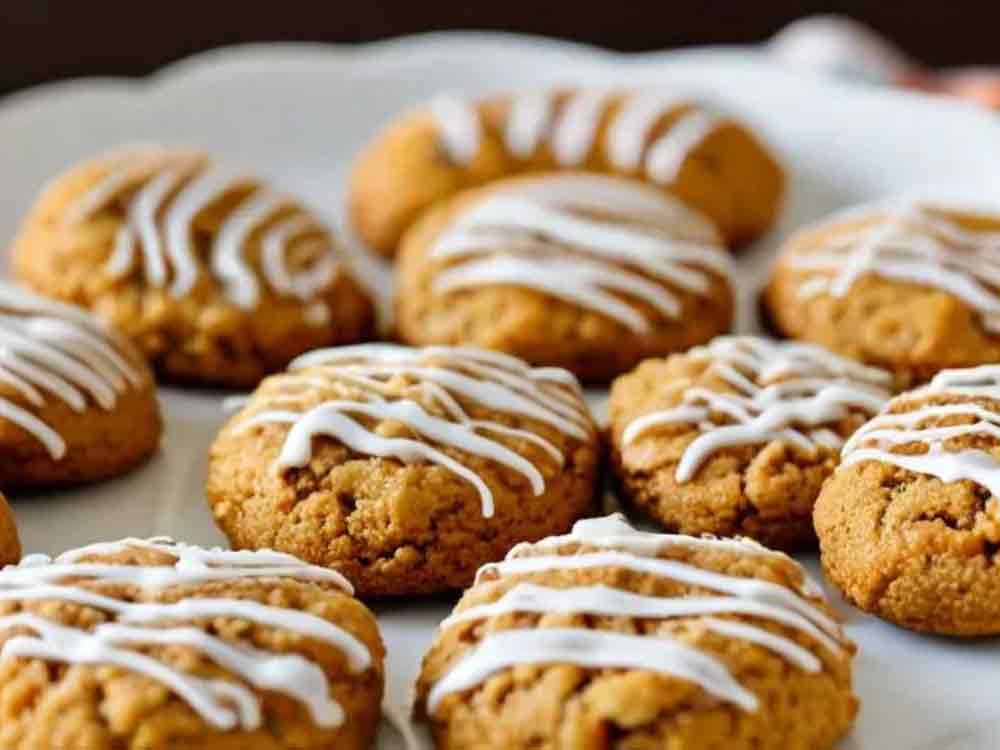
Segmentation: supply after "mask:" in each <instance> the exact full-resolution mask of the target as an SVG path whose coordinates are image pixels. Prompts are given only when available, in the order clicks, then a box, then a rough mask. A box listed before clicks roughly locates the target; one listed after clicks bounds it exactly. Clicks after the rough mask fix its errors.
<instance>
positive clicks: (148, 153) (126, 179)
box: [14, 146, 374, 386]
mask: <svg viewBox="0 0 1000 750" xmlns="http://www.w3.org/2000/svg"><path fill="white" fill-rule="evenodd" d="M14 268H15V272H16V273H17V275H18V276H19V277H20V278H21V279H22V280H24V281H25V282H26V283H28V284H30V285H31V286H32V287H34V288H35V289H36V290H37V291H39V292H41V293H43V294H45V295H47V296H50V297H56V298H58V299H62V300H65V301H68V302H72V303H75V304H78V305H82V306H83V307H87V308H90V309H92V310H93V311H94V312H96V314H97V315H98V316H99V317H101V318H102V319H103V320H104V321H106V322H108V323H110V324H113V325H114V326H116V327H118V328H119V329H121V330H122V331H123V332H124V333H126V334H127V335H128V336H130V337H131V338H132V339H134V340H135V342H136V343H137V344H138V345H139V348H140V349H141V350H142V351H143V352H144V353H145V354H146V356H147V357H148V358H149V359H150V361H151V362H152V363H153V364H154V366H155V368H156V370H157V371H158V372H159V373H160V374H161V375H162V376H163V377H164V378H165V379H168V380H173V381H181V382H198V383H207V384H216V385H226V386H252V385H255V384H256V383H257V381H259V380H260V378H261V377H263V376H264V375H265V374H267V373H269V372H273V371H275V370H279V369H281V368H282V367H284V366H285V365H286V364H287V363H288V361H289V360H291V359H292V358H293V357H295V356H296V355H298V354H301V353H302V352H304V351H306V350H308V349H312V348H314V347H317V346H328V345H332V344H340V343H353V342H356V341H362V340H365V339H366V338H369V337H370V336H371V335H372V332H373V325H374V323H373V321H374V311H373V306H372V301H371V299H370V298H369V296H368V293H367V292H366V291H365V290H364V289H363V288H362V287H361V286H360V285H359V283H358V282H357V281H356V280H355V278H354V277H353V276H352V273H351V271H350V263H349V258H348V256H347V255H346V254H345V253H344V252H343V251H342V250H341V249H340V246H339V244H338V242H337V240H336V239H335V238H334V237H333V236H332V234H331V232H330V230H329V229H328V228H327V227H325V226H324V225H323V223H322V222H321V221H320V219H319V218H318V217H317V216H316V215H314V214H313V213H311V212H310V211H308V210H307V209H305V208H304V207H303V206H302V205H300V204H299V203H298V202H297V201H296V200H295V199H294V198H291V197H289V196H288V195H285V194H283V193H281V192H278V191H277V190H274V189H272V188H271V187H269V186H267V185H266V184H265V183H264V182H262V181H261V180H260V179H259V178H257V177H255V176H253V175H251V174H249V173H247V172H243V171H238V170H232V169H229V168H227V167H225V166H221V165H218V164H216V163H215V162H213V161H212V160H211V159H210V158H208V157H207V156H206V155H205V154H203V153H201V152H198V151H193V150H189V149H181V148H168V147H155V146H151V147H144V148H134V149H127V150H121V151H117V152H114V153H112V154H108V155H105V156H102V157H99V158H97V159H94V160H92V161H88V162H86V163H85V164H83V165H82V166H79V167H77V168H75V169H73V170H71V171H70V172H69V173H67V174H65V175H63V176H61V177H59V178H58V179H56V180H55V181H54V182H53V183H52V184H51V185H50V186H49V187H48V188H47V189H46V190H45V191H44V192H43V193H42V196H41V197H40V198H39V200H38V203H37V205H36V206H35V208H34V210H33V211H32V212H31V214H30V215H29V216H28V219H27V220H26V222H25V224H24V226H23V228H22V229H21V232H20V235H19V236H18V238H17V240H16V241H15V244H14Z"/></svg>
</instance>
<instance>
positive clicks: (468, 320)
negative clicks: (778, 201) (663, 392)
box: [396, 172, 733, 381]
mask: <svg viewBox="0 0 1000 750" xmlns="http://www.w3.org/2000/svg"><path fill="white" fill-rule="evenodd" d="M730 266H731V260H730V257H729V254H728V252H727V251H726V250H725V248H724V247H723V246H722V243H721V239H720V237H719V235H718V233H717V231H716V230H715V228H714V227H713V226H712V224H711V222H710V221H708V219H706V218H705V217H703V216H702V215H701V214H699V213H698V212H697V211H694V210H692V209H689V208H687V207H686V206H685V205H684V204H682V203H681V202H680V201H678V200H677V199H676V198H672V197H670V196H669V195H667V194H666V193H663V192H662V191H659V190H655V189H654V188H651V187H649V186H647V185H644V184H642V183H641V182H637V181H633V180H627V179H622V178H617V177H607V176H604V175H594V174H586V173H580V172H577V173H572V174H550V175H544V176H537V177H526V178H514V179H512V180H502V181H500V182H497V183H494V184H491V185H490V186H488V187H486V188H481V189H479V190H473V191H469V192H466V193H462V194H460V195H458V196H456V197H454V198H452V199H450V200H447V201H444V202H443V203H441V204H439V205H438V206H437V207H435V208H434V209H431V210H430V211H429V212H428V213H427V214H426V215H425V216H424V218H423V219H422V220H420V221H419V222H418V223H417V224H416V225H415V226H414V227H413V228H412V229H411V230H410V231H409V232H408V233H407V234H406V237H405V238H404V240H403V243H402V249H401V256H400V261H399V269H398V272H399V281H398V294H397V297H396V299H397V325H398V330H399V333H400V336H401V337H402V338H403V340H405V341H407V342H408V343H411V344H417V345H429V344H451V345H456V344H472V345H476V346H483V347H486V348H489V349H499V350H501V351H505V352H507V353H509V354H513V355H515V356H517V357H520V358H522V359H524V360H526V361H528V362H530V363H532V364H535V365H554V366H559V367H564V368H566V369H568V370H571V371H572V372H574V373H575V374H576V375H577V376H578V377H581V378H583V379H585V380H588V381H607V380H609V379H610V378H611V377H613V376H614V375H617V374H618V373H621V372H624V371H625V370H628V369H629V368H630V367H632V366H634V365H635V364H636V363H637V362H639V361H641V360H643V359H645V358H646V357H649V356H653V355H659V354H666V353H669V352H672V351H678V350H682V349H687V348H688V347H691V346H694V345H695V344H700V343H703V342H705V341H707V340H709V339H710V338H712V337H713V336H715V335H717V334H719V333H724V332H726V331H728V330H729V327H730V325H731V323H732V318H733V292H732V285H731V280H730Z"/></svg>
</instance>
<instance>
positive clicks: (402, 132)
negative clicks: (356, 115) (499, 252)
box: [349, 89, 784, 255]
mask: <svg viewBox="0 0 1000 750" xmlns="http://www.w3.org/2000/svg"><path fill="white" fill-rule="evenodd" d="M563 169H569V170H586V171H590V172H602V173H606V174H614V175H619V176H626V177H634V178H636V179H640V180H643V181H645V182H648V183H649V184H650V185H652V186H655V187H656V188H659V189H661V190H665V191H669V192H670V193H672V194H674V195H676V196H678V197H679V198H681V199H682V200H683V201H685V202H686V203H688V204H689V205H691V206H693V207H695V208H697V209H698V210H700V211H702V212H704V213H705V214H706V215H708V216H709V217H710V218H711V219H712V220H713V221H714V222H715V223H716V224H718V225H719V226H720V227H721V228H722V231H723V234H724V235H725V237H726V240H727V242H728V243H730V244H731V245H733V246H739V245H742V244H745V243H747V242H749V241H751V240H753V239H754V238H756V237H757V236H759V235H760V234H762V233H763V232H764V231H765V230H766V229H767V228H768V227H769V226H770V225H771V222H772V221H773V220H774V218H775V215H776V214H777V212H778V208H779V205H780V202H781V195H782V191H783V188H784V175H783V173H782V170H781V168H780V166H779V165H778V164H777V162H776V161H775V159H774V157H773V156H772V155H771V153H770V152H769V151H768V149H767V147H766V146H765V145H763V144H762V143H761V141H760V140H758V138H757V137H756V136H755V135H753V134H752V133H751V132H750V130H749V129H748V128H747V127H746V126H744V125H742V124H741V123H739V122H738V121H737V120H735V119H734V118H732V117H730V116H728V115H725V114H723V113H720V112H718V111H716V110H715V109H714V108H711V107H709V106H707V105H706V104H704V103H701V102H698V101H695V100H693V99H691V98H689V97H683V96H678V95H676V94H671V93H669V92H663V91H645V92H630V91H626V90H619V91H613V90H607V89H602V90H596V89H584V90H557V91H529V92H524V93H521V94H517V95H513V96H509V95H508V96H498V97H494V98H490V99H484V100H482V101H479V102H475V101H467V100H464V99H459V98H455V97H451V96H440V97H438V98H436V99H434V100H433V101H432V102H430V104H429V105H428V106H427V107H426V108H424V109H421V110H418V111H415V112H412V113H410V114H408V115H405V116H404V117H402V118H401V119H400V120H399V121H397V122H396V123H394V124H393V125H391V126H390V127H389V128H388V129H386V130H385V132H384V133H382V135H380V136H379V137H378V138H377V139H376V140H375V141H374V142H373V143H372V144H371V145H369V146H368V148H367V149H366V150H365V151H364V153H363V154H362V155H361V157H360V158H359V159H358V162H357V163H356V164H355V166H354V170H353V173H352V175H351V180H350V192H349V208H350V215H351V218H352V220H353V223H354V226H355V229H356V231H357V233H358V234H359V236H360V237H361V239H362V240H364V242H365V243H366V244H367V245H368V246H370V247H372V248H373V249H375V250H377V251H378V252H381V253H383V254H385V255H395V254H396V250H397V246H398V243H399V240H400V238H401V237H402V235H403V232H404V231H406V229H407V227H409V226H410V225H411V224H412V223H413V222H414V221H415V220H416V219H417V217H418V216H419V215H420V213H421V212H423V211H424V210H425V209H427V208H428V207H430V206H431V205H433V204H435V203H437V202H438V201H440V200H443V199H444V198H447V197H449V196H450V195H453V194H454V193H457V192H459V191H461V190H464V189H466V188H470V187H478V186H481V185H484V184H486V183H488V182H492V181H493V180H497V179H500V178H502V177H509V176H512V175H517V174H525V173H530V172H548V171H553V170H563Z"/></svg>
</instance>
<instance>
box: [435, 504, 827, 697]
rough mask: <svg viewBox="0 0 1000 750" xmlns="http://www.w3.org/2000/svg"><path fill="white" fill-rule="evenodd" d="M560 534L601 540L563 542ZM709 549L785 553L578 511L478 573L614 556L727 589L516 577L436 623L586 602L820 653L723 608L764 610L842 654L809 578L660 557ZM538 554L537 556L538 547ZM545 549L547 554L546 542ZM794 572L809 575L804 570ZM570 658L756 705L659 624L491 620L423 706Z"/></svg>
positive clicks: (816, 666) (767, 617)
mask: <svg viewBox="0 0 1000 750" xmlns="http://www.w3.org/2000/svg"><path fill="white" fill-rule="evenodd" d="M569 544H579V545H586V546H587V547H597V548H598V549H600V550H613V551H598V552H593V551H588V550H580V549H578V550H576V551H574V552H568V551H566V550H565V549H564V548H565V547H566V546H567V545H569ZM684 547H686V548H690V549H692V550H697V549H712V548H717V549H719V550H720V551H727V552H736V553H738V554H743V553H744V552H749V553H751V554H767V555H778V556H782V557H785V558H786V559H788V558H787V556H784V555H782V554H781V553H777V552H772V551H770V550H767V549H765V548H763V547H760V545H757V544H756V543H753V542H749V541H746V540H716V539H710V538H709V539H700V538H697V537H688V536H681V535H665V534H649V533H643V532H639V531H636V530H635V529H633V528H632V527H631V526H630V525H629V524H628V523H627V522H626V521H625V519H624V518H623V517H622V516H621V515H619V514H616V515H612V516H608V517H605V518H600V519H590V520H586V521H581V522H578V523H577V525H576V526H575V527H574V529H573V532H572V533H571V534H569V535H567V536H563V537H553V538H550V539H546V540H543V541H542V542H540V543H538V544H524V545H519V546H518V547H517V548H515V549H514V550H512V551H511V553H510V554H508V555H507V558H506V559H505V560H504V561H503V562H500V563H494V564H491V565H487V566H484V567H483V568H482V569H481V570H480V572H479V575H478V576H477V580H476V584H477V585H488V586H492V585H496V584H497V583H498V582H499V581H500V580H501V579H502V578H504V577H506V576H511V575H525V574H530V573H535V572H541V571H548V570H584V569H588V568H624V569H627V570H631V571H635V572H640V573H643V574H649V575H655V576H657V577H661V578H667V579H670V580H673V581H677V582H680V583H684V584H687V585H690V586H695V587H698V588H707V589H710V590H712V591H716V592H719V593H722V594H725V596H718V595H705V594H693V593H692V594H686V595H684V596H675V597H663V596H651V595H644V594H638V593H635V592H632V591H629V590H625V589H618V588H614V587H610V586H607V585H605V584H595V585H589V586H576V587H569V588H552V587H549V586H545V585H540V584H537V583H533V582H529V581H520V582H517V583H516V584H515V585H513V586H512V587H510V588H509V589H507V590H506V591H505V592H504V594H503V595H502V596H500V597H499V598H498V599H496V600H495V601H493V602H491V603H487V604H480V605H473V606H470V607H467V608H466V609H460V610H458V611H456V612H455V613H454V614H453V615H452V616H451V617H449V618H447V619H446V620H445V621H444V622H443V623H442V624H441V627H442V628H443V629H447V628H452V627H456V626H461V625H463V624H468V623H471V622H479V621H483V620H487V619H491V618H498V617H503V616H504V615H508V614H513V613H532V614H537V615H540V616H545V615H550V614H585V615H591V616H601V617H629V618H640V619H644V620H672V619H685V620H689V621H690V622H691V624H692V625H693V626H695V627H701V628H704V629H706V630H709V631H711V632H713V633H715V634H717V635H720V636H722V637H725V638H732V639H737V640H742V641H746V642H749V643H753V644H756V645H758V646H761V647H762V648H765V649H767V650H769V651H771V652H773V653H775V654H777V655H779V656H780V657H782V658H784V659H785V660H787V661H788V662H789V663H790V664H792V665H793V666H795V667H797V668H799V669H802V670H804V671H807V672H814V673H815V672H819V671H820V670H822V668H823V664H822V661H821V660H820V659H819V658H818V657H817V656H816V654H814V653H813V652H812V651H811V650H810V649H808V648H805V647H803V646H802V645H801V644H800V643H797V642H796V641H794V640H793V639H791V638H789V637H786V636H783V635H780V634H778V633H776V632H772V631H770V630H767V629H765V628H763V627H760V626H759V625H756V624H754V623H752V622H746V621H741V620H733V619H724V618H722V617H719V616H720V615H721V616H725V615H745V616H748V617H751V618H754V620H755V621H761V620H763V621H771V622H774V623H778V624H780V625H782V626H784V627H786V628H789V629H792V630H794V631H796V632H797V633H798V634H799V635H801V636H805V637H806V638H808V639H809V640H810V641H812V642H815V643H816V644H817V645H818V646H820V647H822V648H823V649H825V650H826V651H827V652H829V653H830V654H831V655H832V657H834V658H844V657H845V656H846V649H845V642H846V641H845V638H844V635H843V633H842V631H841V629H840V627H839V625H838V624H837V623H836V622H835V621H834V620H833V619H832V618H830V617H829V616H828V615H826V614H825V613H824V612H823V611H822V610H821V608H820V607H818V606H817V605H815V604H814V603H812V602H810V601H808V600H807V599H806V598H805V597H804V596H803V594H805V595H806V596H813V597H816V598H822V595H821V594H820V593H819V591H818V589H813V588H812V584H810V583H804V584H803V586H802V591H801V592H800V591H796V590H793V589H790V588H786V587H784V586H781V585H779V584H775V583H771V582H768V581H763V580H758V579H754V578H743V577H739V576H731V575H725V574H722V573H717V572H714V571H712V570H707V569H704V568H702V567H700V566H698V565H697V564H695V563H689V562H681V561H678V560H669V559H664V558H660V557H658V555H659V554H660V553H662V552H664V551H666V550H670V549H676V548H684ZM539 552H541V553H542V554H541V555H540V556H539V555H538V553H539ZM550 552H555V554H547V553H550ZM803 577H804V581H808V578H807V577H805V573H804V572H803ZM563 662H565V663H569V664H575V665H577V666H581V667H589V668H629V669H641V670H650V671H655V672H660V673H663V674H667V675H671V676H675V677H679V678H681V679H685V680H689V681H691V682H694V683H695V684H697V685H699V686H700V687H701V688H702V689H704V690H705V691H706V692H707V693H709V694H711V695H713V696H714V697H716V698H717V699H719V700H722V701H726V702H730V703H733V704H735V705H737V706H738V707H740V708H741V709H743V710H744V711H748V712H753V711H756V710H757V708H758V704H759V701H758V698H757V696H756V695H754V694H753V693H751V692H750V691H748V690H746V688H744V687H743V686H742V685H741V684H740V683H739V682H738V681H737V680H735V679H734V677H733V676H732V675H731V674H730V672H729V670H728V669H727V668H726V666H725V665H724V664H723V663H722V662H721V661H719V660H718V659H717V658H715V657H714V656H713V655H711V654H709V653H706V652H704V651H701V650H699V649H697V648H696V647H693V646H689V645H686V644H684V643H683V642H681V641H680V640H676V639H674V638H673V637H670V636H665V635H660V634H656V635H642V636H638V635H622V634H619V633H616V632H613V631H605V630H592V629H588V628H583V627H565V626H561V627H536V628H531V629H529V628H516V629H508V630H504V629H500V630H495V629H494V630H491V632H490V633H489V634H488V635H486V636H485V637H484V638H483V639H482V640H481V641H480V642H479V643H478V644H477V645H476V646H475V647H474V648H472V649H471V650H470V651H469V652H468V653H467V654H466V656H465V657H463V658H462V659H461V660H460V661H459V662H458V663H457V664H456V665H454V666H453V667H452V668H451V670H450V671H449V672H448V673H447V674H446V675H445V676H444V677H443V678H442V679H441V680H440V681H438V682H437V683H436V684H435V685H434V686H433V688H432V689H431V691H430V693H429V695H428V699H427V705H428V711H429V712H430V713H433V712H434V711H435V709H436V708H437V707H438V706H439V705H440V703H441V701H442V700H443V699H444V698H445V697H446V696H448V695H450V694H453V693H456V692H461V691H464V690H468V689H470V688H473V687H475V686H476V685H479V684H482V682H484V681H485V680H486V679H488V678H489V677H490V676H492V675H494V674H496V673H497V672H499V671H501V670H504V669H508V668H511V667H515V666H518V665H522V664H553V663H563Z"/></svg>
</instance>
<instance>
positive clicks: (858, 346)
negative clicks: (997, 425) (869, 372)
mask: <svg viewBox="0 0 1000 750" xmlns="http://www.w3.org/2000/svg"><path fill="white" fill-rule="evenodd" d="M764 300H765V304H766V306H767V308H768V309H767V313H768V316H769V317H770V318H771V320H772V322H773V323H774V324H775V327H776V328H777V329H778V330H779V331H780V332H781V333H782V334H784V335H786V336H789V337H791V338H797V339H803V340H806V341H811V342H813V343H815V344H819V345H821V346H824V347H826V348H828V349H831V350H833V351H836V352H838V353H840V354H843V355H846V356H849V357H853V358H855V359H858V360H861V361H863V362H867V363H870V364H874V365H878V366H880V367H884V368H886V369H890V370H893V371H894V372H896V373H898V374H899V375H900V376H901V377H903V378H906V379H908V380H909V381H911V382H912V383H913V384H917V383H921V382H926V381H927V380H928V379H929V378H931V377H932V376H933V375H934V374H935V373H936V372H938V371H939V370H941V369H944V368H956V367H970V366H974V365H979V364H988V363H990V362H996V361H1000V217H990V216H985V215H982V214H974V213H971V212H969V213H958V212H954V211H945V210H943V209H938V208H935V207H933V206H930V205H923V204H919V203H907V204H902V205H897V206H888V207H876V208H871V209H855V210H852V211H847V212H844V213H842V214H838V215H835V216H834V217H832V218H830V219H828V220H826V221H824V222H822V223H820V224H818V225H815V226H813V227H809V228H806V229H804V230H802V231H800V232H798V233H797V234H796V235H795V236H794V237H793V238H792V239H791V240H789V241H788V243H787V244H786V245H785V248H784V250H783V251H782V253H781V255H780V257H779V259H778V263H777V264H776V266H775V269H774V273H773V275H772V277H771V281H770V283H769V285H768V287H767V290H766V292H765V295H764Z"/></svg>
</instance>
